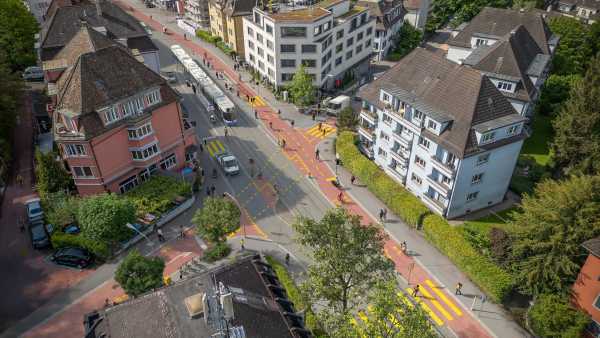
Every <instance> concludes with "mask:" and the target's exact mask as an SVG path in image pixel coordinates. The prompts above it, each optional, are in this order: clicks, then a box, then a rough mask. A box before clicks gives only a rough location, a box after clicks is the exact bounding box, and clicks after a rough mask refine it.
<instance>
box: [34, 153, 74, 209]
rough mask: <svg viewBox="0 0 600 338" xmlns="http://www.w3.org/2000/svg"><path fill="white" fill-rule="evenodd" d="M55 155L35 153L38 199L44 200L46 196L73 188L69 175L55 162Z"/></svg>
mask: <svg viewBox="0 0 600 338" xmlns="http://www.w3.org/2000/svg"><path fill="white" fill-rule="evenodd" d="M56 156H57V155H56V153H54V152H49V153H47V154H42V153H41V152H40V151H39V149H36V151H35V178H36V188H37V190H38V192H39V194H40V197H41V198H43V199H46V197H47V195H48V194H51V193H55V192H59V191H67V190H69V189H72V188H73V187H74V184H73V179H72V178H71V175H69V173H68V172H67V171H66V170H65V169H64V168H63V167H62V165H61V163H60V162H58V161H57V160H56Z"/></svg>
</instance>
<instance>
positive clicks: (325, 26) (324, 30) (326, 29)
mask: <svg viewBox="0 0 600 338" xmlns="http://www.w3.org/2000/svg"><path fill="white" fill-rule="evenodd" d="M330 28H331V22H329V21H328V22H326V23H325V24H324V25H323V32H326V31H328V30H329V29H330Z"/></svg>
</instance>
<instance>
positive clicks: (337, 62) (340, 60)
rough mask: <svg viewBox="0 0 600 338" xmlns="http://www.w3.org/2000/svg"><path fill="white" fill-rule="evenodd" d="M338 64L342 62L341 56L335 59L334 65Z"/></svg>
mask: <svg viewBox="0 0 600 338" xmlns="http://www.w3.org/2000/svg"><path fill="white" fill-rule="evenodd" d="M340 64H342V57H341V56H340V57H339V58H337V59H335V65H336V66H339V65H340Z"/></svg>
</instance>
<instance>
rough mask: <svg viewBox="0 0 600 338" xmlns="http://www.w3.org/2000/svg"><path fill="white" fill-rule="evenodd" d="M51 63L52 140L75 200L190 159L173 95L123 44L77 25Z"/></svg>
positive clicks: (188, 134)
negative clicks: (53, 90) (57, 66)
mask: <svg viewBox="0 0 600 338" xmlns="http://www.w3.org/2000/svg"><path fill="white" fill-rule="evenodd" d="M53 60H55V61H56V63H57V64H60V65H62V67H63V70H62V71H60V72H59V73H58V74H57V73H55V74H54V76H56V77H57V79H58V80H57V81H56V93H57V94H56V96H55V98H54V102H55V108H54V111H53V113H52V117H53V124H54V138H55V141H56V143H57V144H58V146H59V148H60V152H61V155H62V157H63V159H64V160H65V162H66V163H67V164H68V169H69V170H70V171H71V174H72V175H73V178H74V180H75V184H76V185H77V189H78V191H79V193H80V194H81V195H90V194H96V193H101V192H105V191H111V192H125V191H127V190H129V189H131V188H133V187H135V186H136V185H138V184H140V183H141V182H143V181H144V180H146V179H148V178H149V177H150V176H151V175H153V174H156V173H158V172H159V171H161V170H162V171H179V170H181V169H183V168H184V167H185V166H189V165H190V162H191V161H193V160H194V158H195V156H196V144H197V141H196V136H195V131H194V128H193V127H192V126H191V125H190V124H189V123H188V122H187V120H185V119H184V117H183V113H182V110H181V107H180V104H179V100H180V97H179V95H178V94H177V93H176V92H175V91H174V90H173V89H172V88H171V87H169V86H168V85H167V83H166V82H165V80H164V79H163V78H162V77H161V76H160V75H158V74H157V73H155V72H154V71H152V70H151V69H149V68H148V67H146V66H145V65H144V64H143V63H142V62H141V60H140V59H139V58H137V59H136V58H135V57H134V56H132V55H131V54H130V52H129V51H128V50H127V49H126V48H125V47H123V46H120V45H119V44H115V43H113V42H112V41H111V40H110V39H108V38H107V37H105V36H104V35H102V34H100V33H98V32H96V31H95V30H93V29H91V28H88V27H87V26H83V27H82V28H81V29H80V30H79V32H78V33H77V34H76V35H75V36H74V37H73V38H72V39H71V41H70V42H69V43H68V44H67V45H66V46H65V47H64V48H63V49H62V50H61V51H60V52H59V53H58V54H57V55H56V57H55V58H54V59H53Z"/></svg>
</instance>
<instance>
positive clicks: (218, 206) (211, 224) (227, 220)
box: [192, 197, 241, 243]
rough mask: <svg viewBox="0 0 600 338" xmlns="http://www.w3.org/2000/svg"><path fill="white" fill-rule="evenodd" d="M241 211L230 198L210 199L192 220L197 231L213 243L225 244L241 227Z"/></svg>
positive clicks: (206, 200) (207, 199)
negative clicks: (230, 235)
mask: <svg viewBox="0 0 600 338" xmlns="http://www.w3.org/2000/svg"><path fill="white" fill-rule="evenodd" d="M240 216H241V211H240V209H239V208H238V206H237V205H236V204H235V203H234V202H233V201H232V200H230V199H229V198H220V197H208V198H206V199H204V205H203V206H202V209H198V210H197V211H196V213H195V214H194V217H193V218H192V222H194V224H197V225H198V226H197V228H196V231H197V232H198V234H200V235H202V236H204V237H205V238H206V239H208V240H209V241H210V242H212V243H219V242H223V241H225V239H226V236H227V234H229V233H232V232H234V231H235V230H237V229H238V228H239V227H240Z"/></svg>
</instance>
